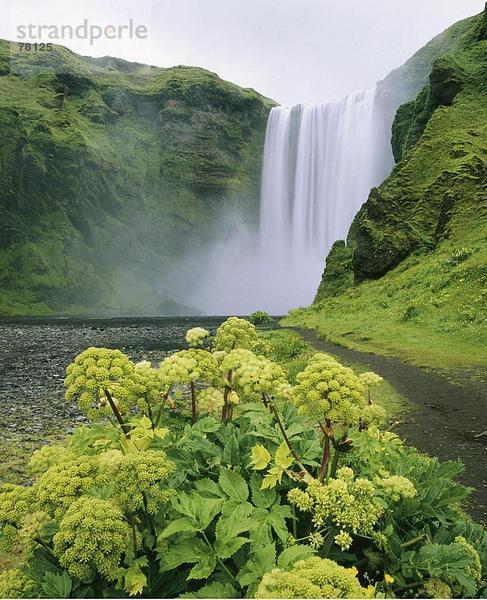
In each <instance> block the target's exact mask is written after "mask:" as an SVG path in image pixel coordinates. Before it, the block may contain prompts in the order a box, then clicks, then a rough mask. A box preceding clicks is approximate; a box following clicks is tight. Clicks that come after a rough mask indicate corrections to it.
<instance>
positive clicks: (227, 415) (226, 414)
mask: <svg viewBox="0 0 487 600" xmlns="http://www.w3.org/2000/svg"><path fill="white" fill-rule="evenodd" d="M232 379H233V371H232V370H231V369H230V371H228V373H227V380H228V382H229V383H230V385H226V386H225V390H224V392H223V400H224V404H223V408H222V421H223V422H224V423H226V422H227V421H229V420H230V419H231V418H232V416H231V411H230V406H229V404H228V396H230V392H231V391H232V388H231V384H232Z"/></svg>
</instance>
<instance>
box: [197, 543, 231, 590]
mask: <svg viewBox="0 0 487 600" xmlns="http://www.w3.org/2000/svg"><path fill="white" fill-rule="evenodd" d="M201 535H202V536H203V538H204V540H205V542H206V543H207V544H208V546H209V547H210V548H211V551H212V552H213V554H214V555H215V556H216V559H217V561H218V562H219V563H220V565H221V566H222V567H223V569H224V570H225V571H226V572H227V574H228V575H230V577H231V578H232V579H233V580H234V581H235V575H234V574H233V573H232V572H231V571H230V569H229V568H228V567H227V566H226V565H225V563H224V562H223V561H222V560H221V558H219V557H218V554H217V553H216V550H215V548H214V547H213V544H212V543H211V542H210V540H209V539H208V537H207V535H206V533H205V532H204V531H202V532H201Z"/></svg>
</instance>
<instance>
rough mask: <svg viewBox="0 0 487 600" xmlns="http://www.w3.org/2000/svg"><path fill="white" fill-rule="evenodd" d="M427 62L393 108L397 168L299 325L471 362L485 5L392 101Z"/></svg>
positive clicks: (432, 47) (482, 201)
mask: <svg viewBox="0 0 487 600" xmlns="http://www.w3.org/2000/svg"><path fill="white" fill-rule="evenodd" d="M434 54H436V56H435V58H433V55H434ZM428 65H431V69H430V70H429V75H428V77H427V80H426V85H425V87H424V88H423V89H422V91H421V92H420V93H419V95H418V96H417V97H416V98H415V99H413V100H411V101H410V102H408V103H406V104H404V105H402V106H401V107H400V108H399V110H398V111H397V114H396V118H395V121H394V125H393V132H392V145H393V150H394V155H395V158H396V161H397V165H396V167H395V168H394V169H393V171H392V174H391V176H390V177H389V178H388V179H386V181H384V183H383V184H382V185H381V186H380V187H379V188H377V189H373V190H372V191H371V193H370V196H369V198H368V200H367V202H366V203H365V204H364V205H363V206H362V208H361V210H360V211H359V213H358V214H357V216H356V217H355V220H354V222H353V224H352V226H351V228H350V231H349V234H348V238H347V241H346V243H345V242H337V243H335V245H334V246H333V248H332V250H331V251H330V254H329V256H328V258H327V265H326V269H325V272H324V274H323V279H322V282H321V285H320V288H319V290H318V294H317V296H316V300H315V304H314V306H313V307H312V308H311V309H309V310H308V311H307V312H306V311H305V312H304V313H301V314H297V315H295V317H294V321H295V322H301V323H306V324H308V325H316V326H319V327H320V328H321V330H322V332H323V333H325V334H328V335H330V336H331V337H335V338H339V339H342V340H343V341H345V340H348V343H351V342H352V343H353V340H355V343H358V345H359V346H360V345H361V343H362V345H363V346H368V347H374V349H376V350H377V349H379V348H380V347H381V345H382V349H384V348H387V347H389V349H393V351H394V352H397V351H399V350H400V349H401V345H402V346H403V347H406V346H408V345H409V347H410V349H412V348H416V350H417V349H418V348H420V347H421V344H423V346H424V345H425V344H430V345H431V346H436V347H437V348H443V349H444V347H445V346H448V345H450V348H451V342H452V340H453V339H455V340H456V341H458V342H459V346H458V347H459V348H460V347H461V350H459V354H461V353H463V354H464V355H465V357H467V356H468V359H469V360H474V358H475V355H478V353H479V348H481V346H482V340H485V339H486V336H487V331H486V318H485V314H486V313H485V309H486V302H487V297H486V293H485V289H486V284H487V269H486V266H485V265H486V263H487V10H486V12H484V13H482V14H481V15H479V16H477V17H473V18H471V19H467V20H466V21H462V22H461V23H458V24H456V25H455V26H453V27H452V28H451V29H450V30H448V31H447V32H445V33H444V34H442V36H440V38H438V40H436V41H434V42H432V43H430V44H429V45H428V46H427V47H426V48H425V49H424V50H423V51H420V52H419V53H418V54H417V55H415V57H413V59H412V62H410V63H408V64H407V65H405V67H403V68H402V69H401V70H398V71H397V72H395V73H394V74H393V76H392V80H391V79H389V81H388V80H386V81H385V82H384V83H383V84H382V91H383V93H384V98H385V99H387V90H389V91H390V92H391V90H393V89H396V88H395V87H394V86H395V85H396V86H397V85H398V78H399V75H400V74H401V73H402V76H403V77H405V78H406V80H407V78H408V77H410V76H411V73H414V74H415V76H416V84H415V85H417V83H418V82H419V81H420V80H421V77H420V76H419V75H420V73H419V71H418V69H419V67H421V68H424V67H425V66H428ZM401 89H402V90H403V91H404V90H407V89H410V90H412V89H414V85H409V87H408V85H407V81H406V83H404V84H403V85H402V88H401ZM391 93H392V92H391ZM404 93H405V92H404ZM428 336H432V337H430V338H429V337H428ZM433 338H434V341H433ZM360 340H362V342H361V341H360ZM478 358H479V357H478ZM457 359H458V356H457Z"/></svg>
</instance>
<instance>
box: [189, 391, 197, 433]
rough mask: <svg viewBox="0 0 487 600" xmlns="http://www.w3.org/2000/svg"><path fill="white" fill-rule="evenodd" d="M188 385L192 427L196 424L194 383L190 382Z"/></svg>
mask: <svg viewBox="0 0 487 600" xmlns="http://www.w3.org/2000/svg"><path fill="white" fill-rule="evenodd" d="M189 385H190V388H191V423H192V424H193V425H194V424H195V423H196V394H195V391H194V382H193V381H192V382H191V383H190V384H189Z"/></svg>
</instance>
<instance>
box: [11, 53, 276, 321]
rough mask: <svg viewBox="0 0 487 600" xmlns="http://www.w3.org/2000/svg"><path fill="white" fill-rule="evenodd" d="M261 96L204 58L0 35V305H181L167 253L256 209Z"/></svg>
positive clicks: (101, 308) (154, 310)
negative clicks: (24, 46) (124, 55)
mask: <svg viewBox="0 0 487 600" xmlns="http://www.w3.org/2000/svg"><path fill="white" fill-rule="evenodd" d="M12 47H13V48H14V50H13V54H12V53H11V49H12ZM271 105H272V102H271V101H269V100H268V99H266V98H263V97H262V96H260V95H259V94H257V93H256V92H254V91H253V90H244V89H241V88H239V87H237V86H235V85H232V84H230V83H227V82H225V81H223V80H221V79H220V78H219V77H218V76H217V75H215V74H213V73H210V72H208V71H205V70H203V69H198V68H189V67H175V68H171V69H160V68H155V67H148V66H145V65H139V64H132V63H128V62H125V61H122V60H118V59H113V58H103V59H92V58H87V57H81V56H78V55H76V54H73V53H72V52H70V51H69V50H67V49H65V48H62V47H58V46H55V47H54V51H53V52H44V53H40V52H38V53H32V52H31V53H28V52H23V53H21V52H20V51H19V50H18V49H17V48H16V47H15V45H12V46H11V45H9V44H8V43H7V42H0V221H1V229H0V286H1V295H0V314H40V313H42V314H46V313H51V312H55V313H59V312H66V311H67V312H73V313H76V312H92V313H110V312H115V311H116V312H130V313H132V314H134V313H135V314H136V313H142V314H161V313H162V314H164V313H166V314H167V313H171V312H181V311H182V310H184V307H181V306H176V305H175V303H174V302H173V300H172V297H171V290H170V287H171V274H172V272H173V270H174V262H175V261H174V259H175V258H176V257H179V258H180V257H181V255H182V254H183V253H185V252H187V251H190V250H195V249H198V248H199V247H201V246H203V245H204V244H205V243H206V242H207V241H208V240H209V239H210V238H211V236H212V235H213V234H214V233H215V231H216V229H217V227H218V225H219V217H221V215H222V214H223V213H224V212H226V210H227V209H235V210H241V212H242V213H244V214H245V215H247V218H249V219H252V218H253V216H254V217H255V215H256V213H257V210H256V209H257V206H258V197H259V194H258V189H259V177H260V159H261V148H262V145H263V141H264V132H265V125H266V121H267V114H268V112H269V109H270V107H271Z"/></svg>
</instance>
